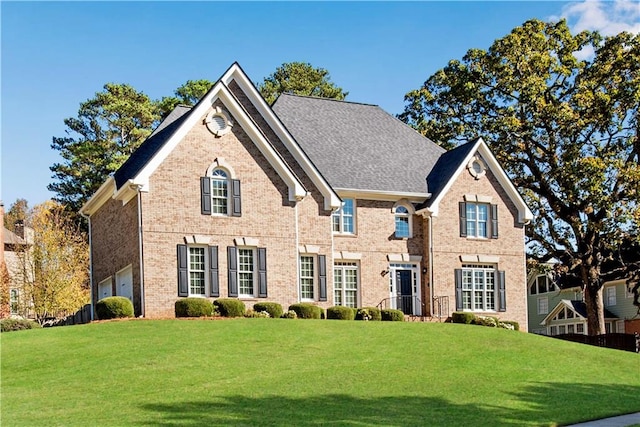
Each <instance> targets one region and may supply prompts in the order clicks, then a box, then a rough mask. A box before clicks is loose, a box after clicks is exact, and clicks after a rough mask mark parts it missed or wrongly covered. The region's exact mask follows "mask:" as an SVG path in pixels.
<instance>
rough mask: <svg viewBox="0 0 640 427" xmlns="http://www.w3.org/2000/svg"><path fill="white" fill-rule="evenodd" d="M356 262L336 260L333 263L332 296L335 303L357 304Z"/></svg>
mask: <svg viewBox="0 0 640 427" xmlns="http://www.w3.org/2000/svg"><path fill="white" fill-rule="evenodd" d="M358 281H359V279H358V264H357V263H355V262H336V263H334V265H333V298H334V304H335V305H344V306H347V307H357V306H358Z"/></svg>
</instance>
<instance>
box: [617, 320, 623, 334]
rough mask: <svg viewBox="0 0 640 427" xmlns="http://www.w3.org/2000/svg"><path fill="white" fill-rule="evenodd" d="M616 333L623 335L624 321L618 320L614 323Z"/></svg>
mask: <svg viewBox="0 0 640 427" xmlns="http://www.w3.org/2000/svg"><path fill="white" fill-rule="evenodd" d="M616 333H618V334H624V320H618V321H617V322H616Z"/></svg>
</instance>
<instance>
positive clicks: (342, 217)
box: [331, 199, 356, 234]
mask: <svg viewBox="0 0 640 427" xmlns="http://www.w3.org/2000/svg"><path fill="white" fill-rule="evenodd" d="M355 206H356V203H355V199H344V200H343V201H342V206H341V207H340V209H338V210H337V211H335V212H334V213H333V215H332V218H331V219H332V224H333V232H334V233H340V234H355V228H356V227H355Z"/></svg>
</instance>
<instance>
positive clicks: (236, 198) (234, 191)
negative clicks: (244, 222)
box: [231, 179, 242, 216]
mask: <svg viewBox="0 0 640 427" xmlns="http://www.w3.org/2000/svg"><path fill="white" fill-rule="evenodd" d="M231 216H242V200H241V198H240V180H239V179H232V180H231Z"/></svg>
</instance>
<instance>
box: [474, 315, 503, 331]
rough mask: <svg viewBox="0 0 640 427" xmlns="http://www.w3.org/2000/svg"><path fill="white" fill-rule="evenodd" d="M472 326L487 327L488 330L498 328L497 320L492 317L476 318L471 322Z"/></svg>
mask: <svg viewBox="0 0 640 427" xmlns="http://www.w3.org/2000/svg"><path fill="white" fill-rule="evenodd" d="M473 324H474V325H480V326H488V327H490V328H497V327H498V318H497V317H493V316H476V318H475V319H474V321H473Z"/></svg>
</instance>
